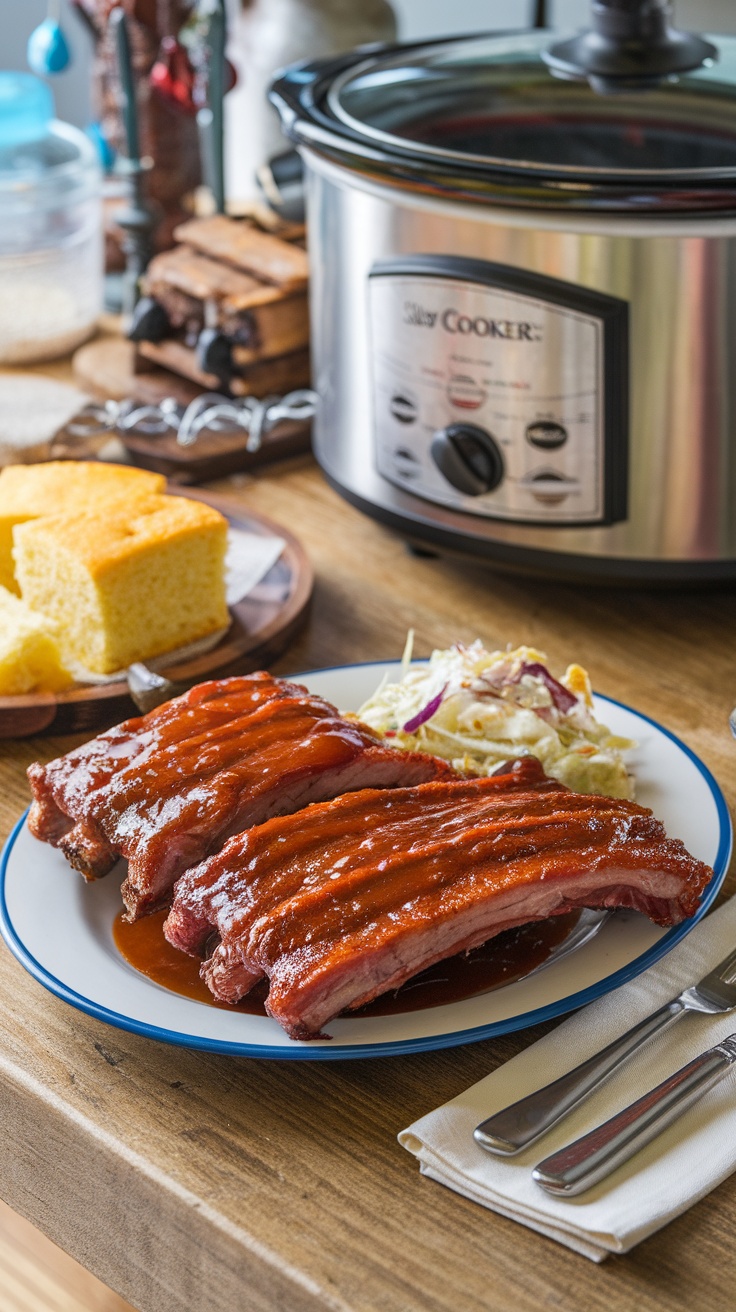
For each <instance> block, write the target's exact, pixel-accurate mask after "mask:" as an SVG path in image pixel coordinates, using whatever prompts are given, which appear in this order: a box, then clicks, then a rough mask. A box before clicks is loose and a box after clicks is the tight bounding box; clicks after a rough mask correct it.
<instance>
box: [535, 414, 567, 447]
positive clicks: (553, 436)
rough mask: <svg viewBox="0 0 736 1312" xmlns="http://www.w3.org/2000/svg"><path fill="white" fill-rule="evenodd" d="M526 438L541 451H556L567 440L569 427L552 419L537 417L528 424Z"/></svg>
mask: <svg viewBox="0 0 736 1312" xmlns="http://www.w3.org/2000/svg"><path fill="white" fill-rule="evenodd" d="M526 440H527V442H531V444H532V446H536V447H539V449H540V450H541V451H556V450H557V448H558V447H560V446H564V445H565V443H566V441H567V429H566V428H563V426H562V424H557V423H555V422H554V421H553V420H551V419H537V420H536V421H535V422H534V423H533V424H528V425H527V430H526Z"/></svg>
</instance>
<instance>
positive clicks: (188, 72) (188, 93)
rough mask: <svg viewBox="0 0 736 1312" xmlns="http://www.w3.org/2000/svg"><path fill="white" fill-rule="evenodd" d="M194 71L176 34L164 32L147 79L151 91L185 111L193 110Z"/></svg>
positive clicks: (188, 112)
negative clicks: (167, 34)
mask: <svg viewBox="0 0 736 1312" xmlns="http://www.w3.org/2000/svg"><path fill="white" fill-rule="evenodd" d="M196 78H197V74H196V70H195V69H194V67H193V65H192V62H191V60H190V58H189V52H188V50H187V48H186V46H183V45H182V43H181V41H177V39H176V37H175V36H165V37H164V38H163V40H162V42H161V48H160V50H159V52H158V56H157V59H156V62H155V64H154V65H153V68H152V69H151V73H150V82H151V86H152V88H153V90H154V91H156V93H157V94H158V95H159V96H160V97H161V98H162V100H165V101H166V102H167V104H169V105H173V106H174V107H175V108H176V109H179V110H181V111H182V113H184V114H196V112H197V105H196V103H195V100H194V85H195V82H196Z"/></svg>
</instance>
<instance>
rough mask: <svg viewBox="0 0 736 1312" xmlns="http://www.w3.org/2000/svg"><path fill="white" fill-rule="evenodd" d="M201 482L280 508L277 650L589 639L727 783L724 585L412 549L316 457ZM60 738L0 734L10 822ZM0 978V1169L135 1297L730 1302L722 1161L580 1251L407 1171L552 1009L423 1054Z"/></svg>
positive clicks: (290, 668) (314, 655) (423, 1309)
mask: <svg viewBox="0 0 736 1312" xmlns="http://www.w3.org/2000/svg"><path fill="white" fill-rule="evenodd" d="M213 490H216V491H223V492H227V493H228V494H229V495H230V496H234V497H236V498H237V500H238V501H239V503H240V504H241V505H242V507H243V508H244V509H251V510H255V511H258V512H259V513H263V514H265V515H268V516H270V517H272V518H274V519H276V520H280V521H282V522H283V523H284V524H287V525H288V526H289V527H290V528H291V530H292V531H293V532H295V533H296V534H297V535H298V536H299V537H300V538H301V540H302V542H303V543H304V545H305V546H306V548H307V550H308V553H309V555H310V556H311V559H312V562H313V565H314V567H315V571H316V588H315V594H314V601H313V607H312V612H311V619H310V622H309V625H308V627H307V628H306V629H305V630H304V631H303V633H302V634H301V635H300V637H299V638H298V639H297V640H296V642H295V643H294V645H293V646H292V647H291V648H290V650H289V651H288V653H287V655H286V656H283V657H282V658H281V659H280V660H279V662H278V663H277V664H276V666H275V667H274V668H275V670H276V672H278V673H281V674H292V673H294V672H296V671H299V670H303V669H306V668H309V667H317V666H324V665H332V664H338V663H342V662H348V661H360V660H369V659H382V658H392V657H396V656H397V655H398V654H400V652H401V649H402V646H403V643H404V637H405V633H406V629H407V627H408V626H410V625H411V626H413V627H414V628H415V629H416V634H417V644H416V645H417V654H418V655H423V654H426V653H428V652H429V650H430V649H431V647H432V646H434V645H446V644H448V643H450V642H452V641H453V640H455V639H463V640H466V641H467V640H470V639H472V638H474V637H476V636H479V637H480V638H482V639H483V641H484V642H485V643H486V644H487V645H488V646H505V644H506V643H511V644H514V645H516V644H517V643H520V642H527V643H532V644H534V645H535V646H538V647H540V648H541V649H542V650H544V651H546V652H547V653H548V655H549V658H550V660H551V661H552V663H553V665H554V666H555V667H556V668H559V667H560V666H564V665H565V664H567V662H568V661H569V660H570V659H575V660H578V661H580V662H581V663H583V664H584V665H586V666H587V667H588V668H589V669H590V671H591V674H592V677H593V682H594V686H595V687H596V689H597V690H599V691H600V692H603V693H606V694H608V695H610V696H612V697H616V698H620V699H621V700H623V701H625V702H628V703H630V704H631V705H632V706H634V707H636V708H637V709H638V710H640V711H643V712H644V713H645V714H647V715H651V716H654V717H655V718H656V719H658V720H660V721H661V722H662V723H664V724H665V725H666V726H667V727H668V728H670V729H672V730H673V731H674V732H675V733H677V734H679V735H681V736H682V738H683V739H684V740H685V742H686V743H688V745H689V746H691V747H692V748H693V749H694V750H695V751H696V752H697V753H698V754H699V755H700V756H701V757H702V758H703V760H704V761H705V762H706V763H707V765H708V766H709V767H710V768H711V769H712V770H713V771H714V773H715V775H716V777H717V779H718V780H719V781H720V783H721V784H722V786H723V788H724V791H725V793H726V797H727V800H728V801H729V804H730V805H731V807H733V804H734V802H736V745H734V743H733V742H732V740H731V738H730V735H729V732H728V727H727V716H728V712H729V710H730V709H731V706H732V705H733V703H734V700H736V665H735V662H734V638H735V636H736V624H735V620H736V594H735V593H734V591H733V590H731V591H723V590H722V591H713V592H706V591H704V590H701V591H699V592H690V593H680V592H672V593H654V592H644V591H636V590H633V589H626V590H619V591H612V590H602V591H597V590H596V589H594V588H592V587H585V588H582V587H573V586H570V585H562V584H559V585H558V584H554V583H550V582H548V581H546V582H539V581H535V580H531V579H524V578H512V577H509V576H504V575H502V574H500V573H494V572H492V571H490V570H488V569H486V568H481V567H480V566H476V565H474V564H472V563H468V562H457V561H451V560H449V559H427V558H416V557H414V556H412V555H410V554H409V553H408V551H407V550H406V548H405V546H404V545H403V543H402V542H401V540H400V539H398V538H397V537H396V536H395V535H393V534H392V533H390V532H389V531H387V530H385V529H383V528H381V527H379V526H378V525H377V524H375V523H373V522H372V521H370V520H369V519H367V518H364V517H362V516H360V515H359V514H358V513H357V512H356V511H354V510H352V509H351V508H349V507H348V506H347V505H345V504H344V503H343V502H342V501H341V500H340V499H339V498H338V497H337V496H336V495H335V493H334V492H332V491H331V490H330V489H329V488H328V487H327V486H326V484H325V482H324V481H323V479H322V478H321V476H320V475H319V473H318V472H317V471H316V469H315V468H314V466H313V465H312V464H311V463H310V462H309V461H308V460H307V459H301V460H299V461H294V462H290V463H288V464H283V465H280V466H278V467H275V468H273V469H271V470H264V471H258V472H257V473H255V474H254V475H249V476H238V477H236V478H235V479H233V480H230V481H229V483H227V484H225V483H223V484H217V485H213ZM74 741H78V740H72V739H66V740H61V741H60V740H58V739H53V740H52V739H44V738H36V739H32V740H30V739H29V740H24V741H18V742H8V743H5V744H2V745H0V755H1V757H2V760H1V764H0V770H1V780H2V787H1V788H0V822H1V824H2V831H3V837H4V836H5V835H6V834H7V832H8V831H9V830H10V828H11V826H12V824H13V823H14V821H15V820H16V819H17V817H18V815H19V814H20V812H21V811H22V810H23V808H24V807H25V806H26V804H27V800H28V793H27V788H26V783H25V778H24V768H25V766H26V765H27V764H29V763H30V762H31V761H32V760H34V759H36V758H40V759H48V758H49V757H51V756H52V755H55V754H57V753H58V752H59V751H60V750H65V749H67V748H68V747H70V746H71V745H72V743H73V742H74ZM74 877H75V876H74V875H72V874H71V873H70V879H73V878H74ZM726 887H727V891H729V892H730V891H733V888H734V883H733V877H730V880H729V882H728V883H727V886H726ZM39 914H43V908H39ZM0 987H1V988H2V997H3V1004H4V1005H3V1007H2V1011H1V1012H0V1108H1V1109H2V1129H3V1133H2V1135H1V1136H0V1193H1V1194H2V1196H3V1197H4V1198H5V1200H6V1202H7V1203H8V1204H9V1205H10V1206H11V1207H12V1208H14V1209H15V1210H16V1211H17V1212H19V1213H21V1214H22V1215H24V1216H26V1217H28V1218H30V1220H32V1221H33V1222H34V1224H36V1225H38V1226H39V1227H40V1228H41V1229H42V1230H43V1231H44V1232H45V1233H46V1234H47V1235H48V1236H49V1237H50V1238H51V1239H52V1240H53V1241H54V1242H55V1243H57V1244H59V1245H60V1246H61V1247H63V1248H64V1249H65V1250H66V1251H67V1252H69V1253H71V1254H72V1255H73V1256H74V1257H75V1258H77V1259H78V1260H79V1261H81V1262H82V1263H83V1264H84V1265H85V1266H86V1267H87V1268H88V1269H89V1270H91V1271H93V1272H94V1273H95V1274H96V1275H98V1276H99V1277H100V1278H101V1279H102V1280H104V1281H105V1282H106V1283H107V1284H108V1285H109V1286H111V1287H112V1288H113V1289H114V1290H116V1291H118V1292H119V1293H120V1294H121V1295H122V1296H124V1297H125V1298H127V1299H129V1300H130V1302H131V1303H132V1304H134V1305H135V1307H137V1308H139V1309H140V1310H141V1312H203V1310H204V1309H207V1312H236V1310H237V1312H282V1309H283V1310H285V1312H318V1310H319V1312H323V1310H326V1309H330V1310H331V1312H458V1310H461V1312H481V1309H493V1312H540V1309H557V1308H564V1309H565V1312H571V1310H572V1312H578V1309H579V1310H580V1312H604V1310H605V1312H611V1310H613V1312H673V1310H674V1312H679V1309H682V1310H683V1312H685V1310H686V1309H687V1312H693V1310H694V1309H697V1312H723V1309H725V1308H727V1307H729V1306H731V1305H732V1303H733V1297H734V1295H733V1289H734V1288H735V1287H736V1251H735V1250H734V1243H733V1233H734V1227H735V1226H736V1178H732V1179H730V1180H727V1181H726V1182H725V1183H724V1184H722V1185H721V1186H720V1187H719V1188H718V1189H716V1190H715V1191H714V1192H713V1193H712V1194H710V1195H709V1196H708V1197H707V1198H705V1199H703V1200H702V1201H701V1202H700V1203H698V1204H697V1206H695V1207H693V1208H692V1209H691V1210H690V1212H688V1213H687V1214H686V1215H685V1216H683V1217H681V1218H679V1219H678V1220H677V1221H675V1222H674V1223H673V1224H672V1225H670V1226H669V1227H668V1228H667V1229H666V1230H664V1231H662V1232H660V1233H659V1234H657V1235H655V1236H653V1237H652V1238H650V1239H649V1240H647V1241H646V1242H645V1243H643V1244H641V1245H640V1246H639V1247H638V1248H637V1249H635V1250H634V1251H633V1252H632V1253H631V1254H629V1255H627V1256H625V1257H617V1258H610V1259H609V1260H608V1261H607V1262H606V1263H604V1264H603V1265H602V1266H595V1265H594V1264H593V1263H591V1262H589V1261H587V1260H586V1259H585V1258H582V1257H579V1256H577V1255H576V1254H573V1253H572V1252H569V1251H568V1250H566V1249H564V1248H562V1247H560V1246H559V1245H557V1244H555V1243H554V1242H553V1241H551V1240H547V1239H544V1238H542V1237H540V1236H539V1235H537V1234H534V1233H532V1232H531V1231H529V1230H527V1229H525V1228H524V1227H523V1226H520V1225H517V1224H515V1223H513V1222H511V1221H507V1220H505V1219H503V1218H501V1217H499V1216H496V1215H495V1214H493V1213H491V1212H488V1211H486V1210H485V1209H483V1208H481V1207H479V1206H476V1205H474V1204H473V1203H471V1202H468V1201H466V1200H465V1199H462V1198H460V1197H458V1196H457V1195H455V1194H453V1193H452V1192H450V1191H448V1190H445V1189H443V1188H442V1187H441V1186H439V1185H437V1184H435V1183H433V1182H430V1181H428V1180H424V1179H422V1178H421V1177H420V1175H419V1172H418V1169H417V1166H416V1163H415V1161H414V1160H413V1159H412V1158H411V1157H410V1156H409V1155H408V1154H407V1153H406V1152H405V1151H404V1150H403V1149H401V1148H400V1147H399V1146H398V1144H397V1142H396V1134H397V1132H398V1131H399V1130H400V1129H402V1128H403V1127H404V1126H406V1125H408V1124H409V1123H410V1122H411V1121H412V1120H413V1119H414V1118H416V1117H418V1116H420V1115H421V1114H423V1113H424V1112H426V1111H429V1110H430V1109H431V1108H432V1107H435V1106H437V1105H438V1104H439V1103H440V1102H442V1101H444V1100H446V1099H448V1098H450V1097H452V1096H454V1095H455V1094H457V1093H459V1092H460V1091H461V1090H462V1089H464V1088H465V1087H466V1086H467V1085H469V1084H471V1083H472V1082H473V1081H474V1080H477V1079H479V1078H480V1077H481V1076H482V1075H484V1074H486V1073H487V1072H488V1071H489V1070H491V1069H492V1068H494V1067H495V1066H497V1065H498V1064H499V1063H500V1062H502V1061H504V1060H505V1059H507V1058H508V1057H510V1056H512V1055H513V1054H514V1053H516V1052H518V1051H519V1050H520V1049H522V1048H523V1047H525V1046H526V1045H527V1044H528V1043H530V1042H532V1041H533V1040H534V1039H535V1038H536V1037H538V1036H539V1035H540V1034H541V1033H542V1032H543V1028H542V1027H538V1028H537V1029H535V1030H527V1031H525V1032H523V1033H520V1034H516V1035H507V1036H504V1037H503V1038H500V1039H494V1040H488V1041H485V1042H482V1043H478V1044H475V1045H470V1046H467V1047H464V1048H455V1049H448V1050H446V1051H443V1052H437V1053H426V1054H421V1055H417V1056H409V1057H399V1058H392V1059H389V1058H384V1059H379V1060H369V1061H358V1062H346V1063H344V1064H340V1063H325V1064H319V1063H305V1062H299V1063H293V1064H289V1063H287V1062H267V1061H258V1060H246V1059H238V1058H226V1057H220V1056H209V1055H206V1054H202V1053H196V1052H189V1051H186V1050H180V1049H176V1048H174V1047H168V1046H164V1045H162V1044H157V1043H154V1042H153V1041H151V1040H147V1039H143V1038H138V1037H136V1036H134V1035H131V1034H126V1033H123V1032H120V1031H117V1030H114V1029H111V1028H108V1027H106V1026H105V1025H104V1024H102V1023H100V1022H97V1021H94V1020H92V1019H90V1018H89V1017H87V1016H85V1015H83V1014H82V1013H79V1012H76V1011H74V1010H72V1009H71V1008H69V1007H67V1006H66V1005H65V1004H64V1003H63V1002H61V1001H59V1000H57V999H56V998H54V997H51V996H50V995H48V994H47V993H45V992H44V990H43V989H42V988H41V987H40V986H39V985H38V984H36V983H35V982H34V981H33V980H32V979H31V978H30V977H29V976H27V975H26V974H25V972H24V971H23V970H22V969H21V967H20V966H19V965H17V963H16V962H15V961H14V960H13V958H12V957H11V956H10V954H9V953H8V951H7V950H6V949H5V948H4V947H3V948H0ZM544 1028H549V1027H544Z"/></svg>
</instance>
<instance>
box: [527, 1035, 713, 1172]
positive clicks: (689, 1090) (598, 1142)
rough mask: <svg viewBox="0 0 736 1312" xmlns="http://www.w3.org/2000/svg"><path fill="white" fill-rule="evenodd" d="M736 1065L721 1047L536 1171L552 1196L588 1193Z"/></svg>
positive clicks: (703, 1056) (554, 1156)
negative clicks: (588, 1190)
mask: <svg viewBox="0 0 736 1312" xmlns="http://www.w3.org/2000/svg"><path fill="white" fill-rule="evenodd" d="M735 1060H736V1045H733V1046H732V1047H731V1048H729V1047H728V1040H727V1041H726V1044H719V1045H718V1047H715V1048H709V1049H708V1051H707V1052H703V1053H701V1055H700V1056H699V1057H696V1058H695V1060H694V1061H691V1062H688V1064H687V1066H683V1067H682V1068H681V1069H680V1070H679V1071H676V1072H675V1074H674V1075H671V1076H670V1077H669V1079H667V1080H664V1081H663V1082H662V1084H658V1085H657V1087H656V1089H652V1090H651V1092H649V1093H646V1094H645V1095H644V1097H643V1098H639V1099H638V1100H637V1101H636V1102H634V1103H632V1104H631V1106H630V1107H625V1108H624V1110H623V1111H621V1112H619V1113H618V1115H617V1116H612V1117H611V1119H610V1121H606V1122H605V1123H604V1124H603V1125H599V1126H598V1127H597V1128H596V1129H595V1130H591V1132H590V1133H589V1134H585V1135H583V1137H582V1138H581V1139H576V1140H575V1142H574V1143H571V1144H568V1146H567V1147H566V1148H562V1149H561V1150H560V1152H558V1153H553V1154H552V1156H551V1157H546V1158H545V1159H544V1161H542V1162H540V1163H539V1165H538V1166H536V1167H535V1168H534V1170H533V1171H532V1177H533V1179H534V1180H536V1182H537V1184H539V1185H541V1187H542V1188H543V1189H545V1190H546V1191H547V1193H550V1194H555V1195H559V1194H563V1195H565V1196H566V1197H572V1196H574V1195H575V1194H581V1193H584V1191H585V1190H586V1189H590V1188H591V1186H592V1185H594V1184H597V1183H598V1181H599V1180H603V1179H604V1178H605V1177H606V1176H607V1175H610V1174H611V1172H612V1171H615V1170H616V1167H618V1166H621V1165H622V1164H623V1163H624V1162H627V1161H628V1160H629V1158H630V1157H633V1156H634V1154H635V1153H637V1152H638V1151H639V1149H640V1148H643V1147H644V1146H645V1145H646V1144H648V1143H650V1142H651V1140H652V1139H655V1138H656V1137H657V1135H658V1134H661V1133H662V1131H663V1130H664V1129H666V1128H667V1126H668V1125H671V1124H672V1122H673V1121H676V1120H677V1118H678V1116H682V1114H683V1112H685V1111H687V1109H688V1107H691V1106H692V1104H693V1103H694V1102H697V1100H698V1098H700V1097H702V1095H703V1094H704V1093H707V1091H708V1089H710V1088H712V1087H713V1085H714V1084H717V1083H718V1081H719V1080H720V1079H722V1078H723V1076H724V1075H725V1074H726V1072H727V1071H728V1069H729V1068H730V1066H731V1065H732V1063H733V1062H734V1061H735Z"/></svg>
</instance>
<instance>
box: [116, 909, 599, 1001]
mask: <svg viewBox="0 0 736 1312" xmlns="http://www.w3.org/2000/svg"><path fill="white" fill-rule="evenodd" d="M579 914H580V912H579V911H573V912H570V913H569V914H567V915H564V916H552V917H551V918H550V919H549V920H539V921H536V922H535V923H534V924H531V925H520V926H518V927H517V928H516V929H507V930H504V932H503V933H502V934H497V935H496V937H495V938H493V939H491V940H490V942H488V943H485V944H483V946H482V947H480V948H474V949H473V950H472V951H471V952H468V953H467V954H466V953H464V952H461V953H459V954H458V955H457V956H456V957H449V958H448V959H447V960H446V961H440V962H438V963H437V965H436V966H430V967H429V969H428V970H423V971H422V973H421V974H420V975H415V976H414V977H413V979H410V980H407V982H406V984H403V985H402V986H401V988H400V989H397V990H396V991H395V992H393V993H384V994H383V995H382V996H381V997H380V998H376V999H375V1001H374V1002H369V1003H368V1004H367V1006H365V1007H361V1008H360V1009H359V1010H358V1011H355V1012H353V1013H351V1014H352V1015H355V1016H394V1015H397V1014H399V1013H400V1012H405V1011H423V1010H424V1009H425V1008H426V1007H441V1006H443V1005H445V1004H447V1003H449V1002H461V1001H462V1000H463V999H464V998H472V997H475V996H476V994H479V993H489V992H490V991H491V990H492V989H499V988H502V987H503V985H504V984H513V982H514V980H517V979H522V978H523V977H524V975H528V974H529V972H530V971H532V970H534V969H536V968H537V967H538V966H541V965H542V964H543V962H545V961H546V960H547V958H548V957H550V956H551V954H552V952H553V951H554V949H555V948H556V947H557V946H558V944H559V943H561V942H562V940H563V939H564V938H565V937H566V936H567V934H569V932H570V930H571V929H572V928H573V926H574V925H575V923H576V921H577V919H578V916H579ZM166 916H167V912H166V911H156V912H154V913H153V915H150V916H144V917H143V918H142V919H141V920H136V921H135V922H134V923H133V924H132V925H129V924H128V923H127V922H126V921H124V920H123V918H122V912H121V913H120V914H119V915H118V916H117V917H116V918H115V924H114V927H113V937H114V940H115V945H116V947H117V949H118V951H119V952H120V954H121V956H123V957H124V958H125V960H126V961H127V962H128V963H129V964H130V965H131V966H133V967H134V969H135V970H138V971H140V973H141V974H142V975H147V976H148V978H149V979H152V980H153V981H154V982H155V983H156V984H160V985H162V987H163V988H166V989H170V990H171V992H172V993H182V994H184V996H185V997H187V998H194V999H196V1001H197V1002H205V1003H207V1004H208V1005H209V1006H211V1007H220V1008H222V1009H223V1010H224V1011H245V1012H247V1013H248V1014H249V1015H251V1016H265V1014H266V1012H265V1009H264V1005H263V1004H264V1001H265V998H266V996H267V994H268V981H267V980H265V979H264V980H262V981H261V982H260V983H259V984H257V985H256V987H255V988H254V989H253V990H252V991H251V992H250V993H249V994H248V995H247V996H246V997H245V998H243V1000H242V1001H241V1002H238V1003H237V1004H236V1005H235V1006H230V1005H229V1004H227V1003H225V1002H218V1001H217V1000H216V999H215V998H214V997H213V996H212V994H211V993H210V991H209V989H208V988H207V985H206V984H205V983H204V982H203V981H202V980H201V979H200V977H199V965H200V963H199V961H198V960H196V958H194V957H188V956H186V955H185V953H183V952H179V950H178V949H177V948H173V947H172V946H171V944H170V943H167V941H166V939H165V938H164V935H163V923H164V920H165V919H166Z"/></svg>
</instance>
